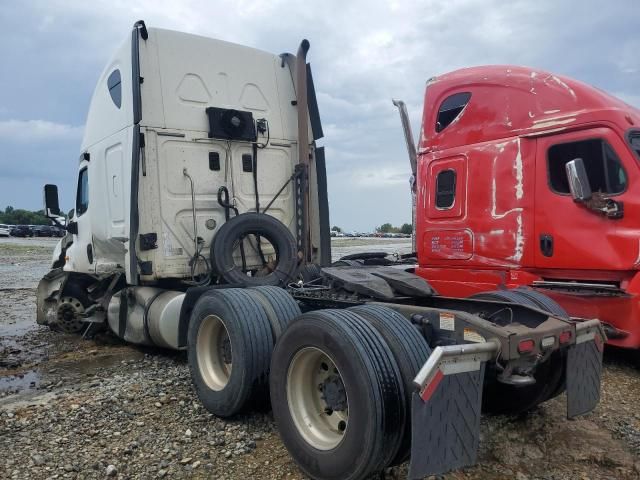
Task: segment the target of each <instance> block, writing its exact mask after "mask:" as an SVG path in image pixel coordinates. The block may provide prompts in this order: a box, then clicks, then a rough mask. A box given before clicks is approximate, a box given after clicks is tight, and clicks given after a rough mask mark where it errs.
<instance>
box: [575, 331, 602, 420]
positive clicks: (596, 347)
mask: <svg viewBox="0 0 640 480" xmlns="http://www.w3.org/2000/svg"><path fill="white" fill-rule="evenodd" d="M604 340H605V336H604V331H603V330H602V328H601V327H600V324H599V323H598V324H595V323H594V324H590V322H584V323H583V324H578V325H577V326H576V343H575V345H572V346H571V347H569V352H568V355H567V377H566V378H567V418H573V417H577V416H578V415H584V414H585V413H589V412H590V411H592V410H593V409H594V408H595V407H596V405H598V402H599V401H600V379H601V376H602V351H603V349H604Z"/></svg>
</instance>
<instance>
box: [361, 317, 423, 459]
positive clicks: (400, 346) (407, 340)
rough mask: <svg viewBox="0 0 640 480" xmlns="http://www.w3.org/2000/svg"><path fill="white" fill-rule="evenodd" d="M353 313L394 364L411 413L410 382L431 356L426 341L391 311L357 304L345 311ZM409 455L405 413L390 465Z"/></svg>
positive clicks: (407, 425)
mask: <svg viewBox="0 0 640 480" xmlns="http://www.w3.org/2000/svg"><path fill="white" fill-rule="evenodd" d="M349 310H351V311H352V312H355V313H357V314H358V315H360V316H361V317H362V318H364V319H365V320H366V321H367V322H369V323H370V324H371V325H372V326H373V328H375V329H376V330H377V331H378V333H380V335H382V337H383V338H384V339H385V341H386V342H387V345H389V348H390V349H391V352H392V353H393V357H394V358H395V360H396V362H397V363H398V368H399V369H400V376H401V378H402V383H403V384H404V392H405V398H406V404H405V408H406V411H407V412H411V397H412V393H413V391H414V390H415V388H414V386H413V379H414V378H415V377H416V375H417V374H418V372H419V371H420V369H421V368H422V366H423V365H424V363H425V362H426V361H427V359H428V358H429V355H431V348H429V345H428V344H427V341H426V340H425V339H424V337H423V336H422V335H421V334H420V332H419V331H418V329H417V328H416V327H414V326H413V325H412V324H411V322H409V320H407V319H406V318H405V317H403V316H402V315H401V314H399V313H398V312H396V311H395V310H393V309H391V308H388V307H384V306H382V305H359V306H357V307H351V308H349ZM410 453H411V421H410V418H409V415H408V414H407V421H406V422H405V427H404V434H403V439H402V443H401V444H400V448H399V449H398V453H397V454H396V457H395V458H394V459H393V460H392V462H391V465H399V464H400V463H402V462H404V461H405V460H407V458H408V457H409V454H410Z"/></svg>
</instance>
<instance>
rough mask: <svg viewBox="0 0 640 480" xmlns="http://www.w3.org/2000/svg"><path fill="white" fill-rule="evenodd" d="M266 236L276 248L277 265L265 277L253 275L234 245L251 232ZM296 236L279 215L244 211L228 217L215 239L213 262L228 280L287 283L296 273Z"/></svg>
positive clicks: (242, 282)
mask: <svg viewBox="0 0 640 480" xmlns="http://www.w3.org/2000/svg"><path fill="white" fill-rule="evenodd" d="M251 234H254V235H259V236H260V237H264V238H265V239H267V240H268V241H269V242H271V245H273V248H274V249H275V251H276V257H277V265H276V268H275V270H274V271H273V272H271V273H269V274H268V275H265V276H262V277H257V276H256V277H249V276H247V275H246V274H245V272H243V271H242V268H241V267H240V266H237V265H236V264H235V262H234V260H233V252H234V246H235V245H236V243H237V242H238V241H239V240H240V239H241V238H244V237H245V236H247V235H251ZM297 257H298V253H297V247H296V240H295V238H293V235H292V234H291V232H290V231H289V229H288V228H287V227H286V226H285V225H284V224H283V223H282V222H280V221H279V220H277V219H276V218H274V217H272V216H270V215H266V214H263V213H243V214H241V215H238V216H236V217H233V218H231V219H229V220H227V221H226V222H225V223H224V224H223V225H222V227H220V230H218V232H217V233H216V235H215V237H214V239H213V242H212V243H211V252H210V259H211V264H212V265H213V267H214V269H215V271H216V272H218V274H219V275H220V276H221V277H222V278H223V279H224V281H225V282H227V283H230V284H235V285H244V286H248V287H257V286H260V285H275V286H286V285H287V283H289V282H290V281H291V280H292V279H293V278H294V277H295V275H296V271H297V268H298V265H297Z"/></svg>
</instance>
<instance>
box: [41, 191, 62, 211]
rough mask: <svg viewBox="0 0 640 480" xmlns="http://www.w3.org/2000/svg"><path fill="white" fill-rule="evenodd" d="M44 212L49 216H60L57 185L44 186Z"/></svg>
mask: <svg viewBox="0 0 640 480" xmlns="http://www.w3.org/2000/svg"><path fill="white" fill-rule="evenodd" d="M44 214H45V216H46V217H49V218H50V217H58V216H60V205H59V203H58V186H57V185H45V186H44Z"/></svg>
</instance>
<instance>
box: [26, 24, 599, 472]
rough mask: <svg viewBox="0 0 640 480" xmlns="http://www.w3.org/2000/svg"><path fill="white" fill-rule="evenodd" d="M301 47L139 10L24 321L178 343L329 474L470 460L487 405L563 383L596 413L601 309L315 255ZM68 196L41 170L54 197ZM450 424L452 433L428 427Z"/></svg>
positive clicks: (101, 95) (316, 223)
mask: <svg viewBox="0 0 640 480" xmlns="http://www.w3.org/2000/svg"><path fill="white" fill-rule="evenodd" d="M308 49H309V44H308V42H307V41H306V40H305V41H303V42H302V43H301V44H300V47H299V49H298V52H297V55H296V56H295V57H293V56H292V55H287V54H284V55H280V56H274V55H270V54H267V53H264V52H259V51H256V50H253V49H249V48H246V47H242V46H238V45H232V44H228V43H226V42H221V41H217V40H212V39H205V38H202V37H195V36H191V35H186V34H181V33H177V32H169V31H165V30H157V29H147V28H146V26H145V25H144V23H143V22H138V23H136V24H135V25H134V28H133V31H132V36H131V39H130V40H129V39H128V40H127V41H126V42H125V43H124V45H123V46H122V47H121V48H120V50H119V51H118V52H117V54H116V56H115V58H114V60H113V61H112V62H110V64H109V65H108V67H107V69H105V71H104V72H103V74H102V76H101V78H100V80H99V82H98V85H97V87H96V92H95V94H94V98H93V100H92V104H91V109H90V113H89V119H88V121H87V133H86V135H85V140H84V141H83V147H82V152H81V156H80V165H79V176H78V190H77V199H76V208H75V212H73V215H71V217H72V220H71V221H70V222H69V223H68V225H67V227H66V230H67V232H68V235H67V236H66V237H65V238H63V239H62V240H61V241H60V243H59V245H58V247H57V248H56V250H55V252H54V258H53V264H52V270H51V271H50V272H49V273H48V274H47V275H45V276H44V278H43V279H42V280H41V281H40V283H39V285H38V291H37V321H38V322H39V323H41V324H44V325H49V326H50V327H51V328H54V329H61V330H64V331H67V332H78V333H80V332H82V333H83V334H85V335H87V334H91V332H92V331H95V330H99V329H109V330H111V332H113V334H115V335H116V336H118V337H119V338H121V339H123V340H125V341H127V342H131V343H134V344H139V345H154V346H157V347H162V348H168V349H176V350H186V351H187V354H188V361H189V369H190V372H191V378H192V381H193V384H194V387H195V391H196V393H197V395H198V398H199V399H200V401H201V402H202V404H203V405H204V407H205V408H206V409H207V410H208V411H209V412H211V413H213V414H215V415H217V416H220V417H229V416H232V415H235V414H237V413H238V412H241V411H242V410H243V409H246V408H248V407H249V406H250V405H260V404H264V403H265V402H269V401H270V404H271V406H272V408H273V412H274V418H275V419H276V422H277V425H278V431H279V432H280V435H281V438H282V440H283V442H284V444H285V446H286V447H287V449H288V450H289V452H290V453H291V455H292V457H293V458H294V460H295V461H296V462H297V463H298V465H299V466H300V468H301V469H302V470H303V471H304V472H305V473H306V474H307V475H308V476H310V477H311V478H315V479H320V480H325V479H327V480H328V479H336V478H340V479H350V480H360V479H364V478H367V477H369V476H370V475H372V474H376V473H379V472H382V471H383V470H384V469H385V468H387V467H388V466H392V465H398V464H400V463H402V462H404V461H406V460H407V459H408V458H409V456H410V457H411V464H410V473H409V476H410V478H422V477H424V476H425V475H429V474H439V473H443V472H445V471H448V470H450V469H453V468H457V467H461V466H464V465H470V464H473V463H474V462H475V461H476V452H477V447H478V442H479V421H480V412H481V407H482V406H484V407H485V409H486V410H491V409H493V410H494V411H502V412H505V411H511V412H517V411H524V410H528V409H530V408H533V407H534V406H535V405H538V404H539V403H541V402H544V401H546V400H548V399H549V398H552V397H554V396H557V395H558V394H560V393H561V392H562V391H564V390H565V385H566V392H567V416H568V417H574V416H577V415H581V414H584V413H587V412H589V411H591V410H592V409H593V408H594V407H595V406H596V405H597V403H598V401H599V395H600V375H601V366H602V345H603V341H604V339H605V334H604V332H603V330H602V328H601V325H600V323H599V322H598V321H597V320H591V321H584V322H575V321H572V320H570V319H568V318H563V317H562V316H558V315H556V314H554V312H555V311H557V309H558V308H559V307H557V306H556V305H554V304H553V303H552V302H551V300H550V299H548V298H546V297H544V296H542V295H539V294H537V296H536V294H534V293H528V294H526V295H525V294H524V293H520V294H519V295H513V296H512V297H511V299H510V300H509V301H503V300H500V299H498V300H495V299H490V300H486V299H484V300H482V299H476V300H466V299H457V298H447V297H442V296H439V295H437V294H436V293H435V292H434V290H433V288H432V287H431V286H430V285H429V284H428V283H427V282H426V281H425V280H423V279H422V278H420V277H418V276H416V275H414V274H411V273H408V272H405V271H403V269H402V268H395V267H394V266H385V265H381V266H380V265H379V266H376V267H367V268H364V267H363V268H353V267H351V266H347V267H339V266H334V267H329V266H327V265H328V264H329V263H330V248H329V247H330V244H329V243H328V240H329V230H328V226H329V222H328V211H327V199H326V191H327V189H326V179H325V173H324V158H323V150H322V149H321V148H318V147H317V146H316V144H315V140H317V139H319V138H320V137H321V136H322V130H321V126H320V122H319V116H318V114H317V105H315V100H314V98H315V93H314V89H313V82H312V78H311V75H310V69H309V67H308V65H307V63H306V52H307V50H308ZM59 210H60V209H59V205H58V198H57V187H55V186H53V185H47V186H45V212H46V213H47V215H48V216H49V217H54V216H56V215H59ZM266 240H268V241H266ZM303 312H304V313H303ZM461 398H465V399H466V400H467V401H465V402H460V401H459V399H461ZM453 431H459V432H465V433H464V435H444V434H443V435H439V434H438V435H436V434H432V433H434V432H453ZM451 452H462V453H461V454H456V455H451Z"/></svg>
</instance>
